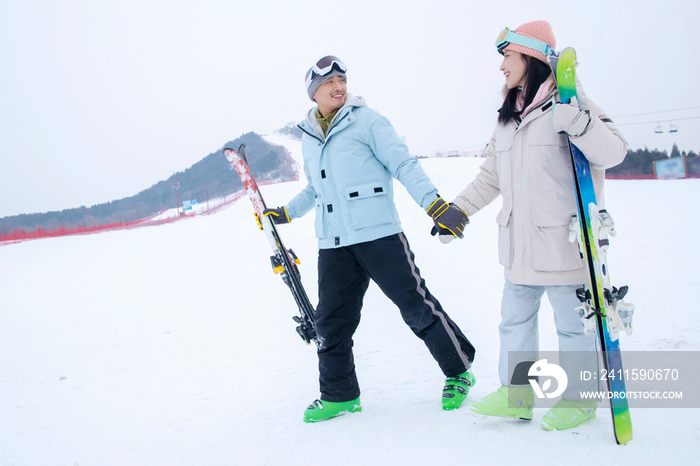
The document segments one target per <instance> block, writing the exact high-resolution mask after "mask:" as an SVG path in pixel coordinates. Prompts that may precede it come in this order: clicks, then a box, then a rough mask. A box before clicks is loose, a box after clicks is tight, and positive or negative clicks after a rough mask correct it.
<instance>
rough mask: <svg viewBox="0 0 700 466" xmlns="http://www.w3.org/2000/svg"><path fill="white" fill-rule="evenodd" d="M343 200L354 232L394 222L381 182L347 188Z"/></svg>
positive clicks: (384, 188) (385, 190)
mask: <svg viewBox="0 0 700 466" xmlns="http://www.w3.org/2000/svg"><path fill="white" fill-rule="evenodd" d="M345 200H346V201H347V203H348V208H349V210H350V218H351V222H352V228H353V229H354V230H359V229H360V228H367V227H371V226H375V225H383V224H387V223H393V222H394V221H395V219H394V213H393V210H392V209H391V207H390V203H389V200H388V197H387V188H386V185H385V183H383V182H375V183H369V184H364V185H361V186H354V187H351V188H348V189H346V190H345Z"/></svg>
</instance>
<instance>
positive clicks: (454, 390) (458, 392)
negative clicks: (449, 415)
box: [442, 371, 476, 411]
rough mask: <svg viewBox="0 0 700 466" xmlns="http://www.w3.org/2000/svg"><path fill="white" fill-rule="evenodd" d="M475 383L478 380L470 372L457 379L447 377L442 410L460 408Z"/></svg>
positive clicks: (443, 391)
mask: <svg viewBox="0 0 700 466" xmlns="http://www.w3.org/2000/svg"><path fill="white" fill-rule="evenodd" d="M475 383H476V378H474V375H472V373H471V372H469V371H467V372H464V373H462V374H459V375H458V376H456V377H447V380H445V388H443V389H442V409H444V410H445V411H450V410H452V409H457V408H459V407H460V406H461V405H462V402H463V401H464V400H466V399H467V395H469V389H470V388H472V387H473V386H474V384H475Z"/></svg>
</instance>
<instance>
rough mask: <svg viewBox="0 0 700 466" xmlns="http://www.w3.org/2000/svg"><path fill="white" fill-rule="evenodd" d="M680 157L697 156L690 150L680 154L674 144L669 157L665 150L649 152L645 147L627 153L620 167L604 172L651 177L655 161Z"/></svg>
mask: <svg viewBox="0 0 700 466" xmlns="http://www.w3.org/2000/svg"><path fill="white" fill-rule="evenodd" d="M681 156H683V157H697V156H698V154H696V153H695V152H693V151H692V150H691V151H690V152H688V153H686V152H685V151H683V152H681V151H680V150H679V149H678V145H676V144H674V145H673V148H672V149H671V155H669V154H668V152H666V151H665V150H664V151H659V150H658V149H653V150H649V149H647V148H646V147H645V148H644V149H637V150H630V151H627V156H626V157H625V160H623V161H622V163H621V164H620V165H617V166H615V167H612V168H608V169H607V170H606V173H608V174H611V175H620V176H633V175H653V174H654V162H656V161H657V160H663V159H668V158H671V157H681Z"/></svg>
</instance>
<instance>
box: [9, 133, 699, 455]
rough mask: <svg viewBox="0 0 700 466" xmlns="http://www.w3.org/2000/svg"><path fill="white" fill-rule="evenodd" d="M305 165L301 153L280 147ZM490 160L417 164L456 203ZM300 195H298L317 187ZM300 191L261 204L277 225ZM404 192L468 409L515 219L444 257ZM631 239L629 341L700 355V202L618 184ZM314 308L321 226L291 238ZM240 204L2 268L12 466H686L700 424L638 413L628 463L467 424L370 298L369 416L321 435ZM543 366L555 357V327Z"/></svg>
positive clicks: (489, 345)
mask: <svg viewBox="0 0 700 466" xmlns="http://www.w3.org/2000/svg"><path fill="white" fill-rule="evenodd" d="M269 138H270V141H271V142H273V143H276V144H284V145H285V146H287V147H288V148H289V150H290V151H291V153H292V156H293V157H295V158H296V159H297V160H299V161H300V160H301V154H300V152H299V151H300V143H299V142H298V141H293V140H289V139H285V138H283V137H282V136H279V135H277V136H270V137H269ZM481 161H482V160H481V159H472V158H445V159H424V160H422V161H421V163H422V164H423V166H424V167H425V169H426V171H427V172H428V174H429V175H430V176H431V178H432V179H433V181H434V183H435V184H436V185H437V186H438V187H439V188H440V192H441V194H442V195H443V196H444V197H445V198H447V199H451V198H452V197H454V196H455V195H456V194H457V193H458V192H459V191H460V190H461V189H462V188H463V186H464V185H465V184H466V183H467V182H468V181H469V180H471V179H472V177H473V176H474V175H475V174H476V173H477V172H478V166H479V164H480V163H481ZM302 178H303V177H302ZM303 186H304V181H303V180H302V181H298V182H289V183H282V184H278V185H272V186H264V187H263V188H262V189H263V194H264V195H265V197H266V200H267V202H268V204H270V205H283V204H284V203H285V202H286V201H288V200H289V199H290V198H291V197H292V196H293V195H294V194H296V193H297V192H298V191H299V190H300V189H301V188H302V187H303ZM399 186H400V185H397V188H396V191H397V192H396V199H397V204H398V207H399V212H400V214H401V216H402V221H403V225H404V228H405V231H406V233H407V237H408V239H409V241H410V243H411V246H412V248H413V250H414V252H415V253H416V262H417V265H418V266H419V267H420V268H421V272H422V274H423V276H424V277H425V279H426V281H427V285H428V287H429V288H430V290H431V292H432V293H433V294H434V295H435V296H437V297H438V299H439V300H440V301H441V302H442V304H443V307H444V308H445V309H446V311H447V312H448V313H449V314H450V315H451V317H452V318H453V319H454V320H455V321H456V322H457V323H458V324H459V325H460V326H461V328H462V329H463V330H464V332H465V333H466V335H467V336H468V337H469V338H470V339H471V341H472V342H473V343H474V345H475V346H476V348H477V357H476V362H475V364H474V372H475V375H476V377H477V384H476V386H475V387H474V388H473V390H472V392H471V394H470V396H469V401H473V400H475V399H477V398H479V397H481V396H484V395H486V394H488V393H490V392H491V391H492V390H494V389H496V388H497V386H498V377H497V374H496V362H497V359H498V330H497V326H498V322H499V320H500V319H499V305H500V293H501V288H502V286H503V274H502V270H501V267H500V266H499V265H498V261H497V257H496V234H497V230H496V223H495V215H496V213H497V211H498V208H499V205H498V204H499V203H500V201H496V203H495V205H491V206H489V207H488V208H487V209H485V210H484V211H483V212H481V213H480V214H478V215H477V216H475V217H473V218H472V223H471V224H470V225H469V226H468V229H467V231H466V237H465V239H464V240H462V241H455V242H453V243H451V244H450V245H442V244H440V242H439V241H437V240H436V239H435V238H433V237H431V236H430V235H429V234H428V232H429V230H430V227H431V221H430V219H429V218H428V217H427V216H426V215H425V213H424V212H423V211H422V210H421V209H420V207H418V206H417V205H416V204H415V203H414V202H413V201H412V200H411V198H410V197H409V196H408V194H407V193H406V191H405V190H404V189H402V188H400V187H399ZM606 186H607V188H606V189H607V207H608V210H609V211H610V212H611V213H612V215H613V217H614V218H615V220H616V223H617V230H618V236H617V237H616V238H613V239H612V246H611V249H610V254H609V261H610V264H611V267H612V278H613V281H614V282H615V283H616V284H618V285H619V284H627V285H629V286H630V290H631V291H630V294H629V297H628V300H629V301H630V302H633V303H635V304H636V305H637V311H636V315H635V319H636V320H635V324H636V328H635V333H634V334H633V335H632V336H631V337H627V336H623V338H622V347H623V349H625V350H637V351H651V350H654V351H658V350H661V351H698V350H699V349H700V344H699V343H698V342H699V341H700V338H699V337H700V317H699V316H698V313H697V312H696V308H695V305H696V304H695V303H696V302H697V296H698V295H699V294H700V280H699V279H698V277H697V264H698V263H700V252H699V251H700V248H699V247H698V243H697V240H696V239H695V235H694V234H692V233H694V232H697V231H698V229H699V228H700V220H699V219H698V216H697V215H690V212H692V211H694V210H693V209H695V210H696V207H691V205H694V204H691V203H692V202H695V200H694V199H696V198H697V193H698V192H699V190H700V180H679V181H608V182H607V185H606ZM280 232H281V234H282V235H284V240H285V242H286V243H287V246H289V247H292V248H293V249H294V250H295V252H296V253H297V255H298V256H299V257H300V259H301V261H302V264H301V267H302V279H303V281H304V283H305V285H306V287H307V291H308V293H309V296H310V297H311V298H312V301H313V302H316V293H317V289H316V271H315V263H316V240H315V238H314V237H313V214H309V215H307V216H306V217H304V218H302V219H298V220H295V221H294V222H293V223H292V224H291V225H285V226H282V227H280ZM268 255H269V247H268V245H267V243H266V240H265V238H264V236H263V235H262V233H261V232H260V231H259V230H258V229H257V226H256V225H255V222H254V220H253V216H252V211H251V208H250V205H249V203H248V201H247V200H246V199H242V200H240V201H238V202H237V203H236V204H234V205H233V206H232V207H230V208H228V209H227V210H224V211H223V212H221V213H219V214H217V215H213V216H200V217H195V218H194V219H191V220H187V221H183V222H177V223H173V224H168V225H164V226H160V227H153V228H142V229H136V230H128V231H127V230H125V231H115V232H111V233H104V234H98V235H91V236H73V237H63V238H55V239H47V240H39V241H30V242H25V243H21V244H16V245H10V246H5V247H0V264H2V272H0V274H1V275H0V300H1V301H0V302H1V305H2V307H1V309H0V419H2V422H0V465H2V466H5V465H26V464H37V465H76V464H80V465H82V466H88V465H100V466H108V465H115V466H117V465H118V466H124V465H239V464H240V465H258V464H271V465H375V464H376V465H379V464H381V465H392V464H406V465H433V464H442V465H445V464H461V463H464V464H486V463H494V464H506V463H512V462H517V463H524V464H535V463H537V464H591V463H594V462H603V461H605V462H608V461H610V460H612V459H613V458H614V459H615V464H620V465H627V464H630V465H631V464H666V463H668V462H669V461H670V460H671V458H672V459H673V463H674V464H691V463H694V462H695V461H697V456H698V454H700V422H699V421H698V416H697V414H698V410H697V409H676V410H669V409H648V408H644V409H633V410H632V421H633V424H634V431H635V432H634V435H635V437H634V440H633V441H632V442H631V443H629V444H628V445H626V446H618V445H616V444H615V442H614V440H613V435H612V426H611V421H610V415H609V411H608V410H607V409H602V408H601V409H599V413H598V417H597V418H596V419H595V420H593V421H591V422H588V423H585V424H583V425H582V426H580V427H579V428H576V429H573V430H571V431H565V432H546V431H544V430H543V429H542V428H540V427H539V420H540V418H541V416H542V415H543V414H544V412H545V410H544V409H536V411H535V419H534V420H533V421H532V422H519V421H512V420H507V419H495V418H487V417H484V416H479V415H476V414H474V413H472V412H471V411H470V410H469V409H468V408H467V407H465V408H463V409H459V410H457V411H453V412H443V411H442V410H441V409H440V396H441V389H442V385H443V377H442V374H441V372H440V371H439V369H438V367H437V364H435V362H434V361H433V360H432V358H431V357H430V355H429V354H428V352H427V351H426V350H425V348H424V346H423V344H422V342H420V341H419V340H418V339H417V338H415V337H414V336H413V334H412V333H411V332H410V330H409V329H408V328H407V327H406V326H405V324H404V323H403V322H402V320H401V318H400V316H399V313H398V310H397V309H396V308H395V307H394V306H393V304H391V302H389V300H388V299H387V298H385V297H384V296H383V295H382V294H381V292H380V291H379V290H378V288H377V287H376V286H374V285H371V286H370V289H369V291H368V293H367V296H366V299H365V306H364V309H363V321H362V323H361V325H360V328H359V330H358V332H357V334H356V343H355V351H356V353H355V354H356V364H357V371H358V376H359V380H360V384H361V387H362V390H363V392H362V402H363V408H364V411H363V412H362V413H357V414H353V415H349V416H344V417H342V418H339V419H335V420H332V421H329V422H324V423H319V424H313V425H308V424H304V423H303V422H302V421H301V417H302V412H303V410H304V408H305V407H306V406H307V405H308V404H309V403H310V402H311V401H313V400H314V399H315V398H316V397H318V385H317V369H316V363H317V361H316V355H315V349H314V348H313V347H312V346H305V345H304V344H303V342H302V341H301V339H300V338H299V337H298V335H297V334H296V332H295V331H294V323H293V322H292V320H291V316H292V315H294V314H295V313H296V309H295V307H294V303H293V301H292V298H291V295H290V294H289V291H288V290H287V288H286V287H285V286H284V285H283V284H282V282H281V280H280V279H279V278H278V277H276V276H275V275H273V274H272V272H271V270H270V265H269V261H268ZM540 333H541V345H540V346H541V348H542V349H543V350H555V349H556V335H555V332H554V327H553V322H552V317H551V309H550V308H549V306H548V303H547V302H546V300H545V302H544V303H543V309H542V311H541V313H540Z"/></svg>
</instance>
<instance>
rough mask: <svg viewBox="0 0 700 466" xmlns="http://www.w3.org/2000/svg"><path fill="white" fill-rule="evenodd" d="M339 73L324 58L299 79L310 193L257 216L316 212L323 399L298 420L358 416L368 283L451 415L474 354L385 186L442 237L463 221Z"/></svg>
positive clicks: (286, 218)
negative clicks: (360, 335) (436, 383)
mask: <svg viewBox="0 0 700 466" xmlns="http://www.w3.org/2000/svg"><path fill="white" fill-rule="evenodd" d="M346 70H347V68H346V66H345V64H343V62H341V61H340V60H339V59H338V58H336V57H333V56H327V57H324V58H322V59H320V60H319V61H318V62H317V63H316V64H315V65H314V66H313V67H311V69H309V71H308V72H307V74H306V90H307V93H308V96H309V98H310V99H311V100H312V101H314V102H316V104H317V106H316V107H314V108H312V109H311V110H310V111H309V112H308V114H307V116H306V119H305V120H304V121H303V122H301V123H300V124H299V128H301V129H302V131H303V136H302V152H303V156H304V172H305V174H306V178H307V180H308V184H307V186H306V187H305V188H304V189H303V190H302V191H301V192H300V193H299V194H298V195H297V196H295V197H294V198H293V199H292V200H291V201H290V202H289V203H288V204H287V205H286V206H284V207H278V208H276V209H268V210H266V211H265V215H267V216H270V218H272V219H273V221H275V223H278V224H280V223H288V222H290V221H292V220H293V219H295V218H298V217H301V216H302V215H304V214H306V213H307V212H309V211H310V210H311V209H312V208H313V209H315V211H316V224H315V225H316V226H315V229H316V236H317V237H318V244H319V258H318V277H319V278H318V281H319V302H318V307H317V309H316V331H317V338H316V345H317V347H318V359H319V373H320V377H319V380H320V389H321V397H320V399H318V400H316V401H314V402H313V403H312V404H311V405H310V406H309V407H308V408H307V409H306V411H305V412H304V421H305V422H317V421H323V420H326V419H330V418H332V417H335V416H338V415H341V414H345V413H352V412H357V411H361V410H362V407H361V404H360V398H359V397H360V388H359V384H358V381H357V376H356V373H355V364H354V359H353V353H352V347H353V339H352V337H353V334H354V333H355V330H356V329H357V325H358V324H359V321H360V310H361V308H362V301H363V298H364V295H365V292H366V291H367V287H368V286H369V280H370V279H372V280H374V281H375V283H377V285H379V287H380V288H381V290H382V291H383V292H384V294H385V295H386V296H387V297H388V298H389V299H391V300H392V301H393V302H394V304H396V305H397V306H398V307H399V309H400V311H401V315H402V317H403V319H404V321H405V322H406V324H408V326H409V327H410V328H411V330H413V332H414V333H415V334H416V336H418V337H419V338H420V339H422V340H423V341H424V342H425V344H426V346H427V347H428V349H429V350H430V352H431V354H432V355H433V357H434V358H435V360H436V361H437V362H438V364H439V366H440V368H441V369H442V371H443V373H444V374H445V376H446V377H447V382H446V384H445V388H444V390H443V399H442V401H443V409H446V410H450V409H456V408H458V407H459V406H460V405H461V403H462V402H463V401H464V399H465V398H466V396H467V394H468V392H469V389H470V387H471V386H472V385H473V384H474V382H475V379H474V377H473V375H472V374H471V373H470V372H469V368H470V366H471V364H472V362H473V359H474V353H475V350H474V347H473V346H472V345H471V343H470V342H469V340H467V338H466V337H465V336H464V334H463V333H462V332H461V330H460V329H459V327H457V325H456V324H455V323H454V322H453V321H452V320H451V319H450V318H449V317H448V316H447V314H446V313H445V311H443V309H442V307H441V306H440V303H439V302H438V300H437V299H435V297H433V296H432V295H431V294H430V292H429V291H428V289H427V288H426V286H425V281H424V280H423V279H422V278H421V276H420V273H419V270H418V268H417V267H416V265H415V263H414V255H413V253H412V252H411V250H410V248H409V245H408V241H407V240H406V236H405V235H404V234H403V231H402V228H401V223H400V221H399V215H398V212H397V210H396V206H395V205H394V201H393V197H394V196H393V184H392V178H396V179H398V180H399V181H400V182H401V183H402V184H403V185H404V186H405V187H406V188H407V189H408V192H409V193H410V194H411V196H412V197H413V199H414V200H415V201H416V202H417V203H418V204H419V205H420V206H421V207H423V208H424V209H426V211H427V212H428V214H429V215H430V216H431V217H432V218H433V219H434V222H435V225H436V229H438V230H439V231H440V232H441V233H443V234H444V233H448V234H454V235H455V236H458V237H460V238H461V237H462V236H463V235H462V229H463V228H464V225H465V224H466V222H467V217H466V215H465V214H464V212H462V211H461V210H459V209H457V208H456V207H454V206H450V205H449V204H447V203H446V202H445V201H444V200H443V199H442V198H441V197H440V196H439V195H438V193H437V189H436V188H435V186H433V184H432V183H431V182H430V180H429V179H428V176H427V175H426V174H425V172H424V171H423V169H422V168H421V166H420V164H419V163H418V161H417V160H416V159H415V157H413V156H412V155H411V154H410V153H409V152H408V148H407V147H406V145H405V144H404V143H403V141H402V140H401V138H399V137H398V135H397V134H396V131H395V130H394V128H393V127H392V126H391V124H390V123H389V121H388V120H387V119H386V118H385V117H383V116H382V115H380V114H379V113H378V112H376V111H374V110H372V109H370V108H369V107H367V104H366V103H365V100H364V99H363V98H362V97H355V96H353V95H351V94H348V93H347V85H346V74H345V73H346Z"/></svg>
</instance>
